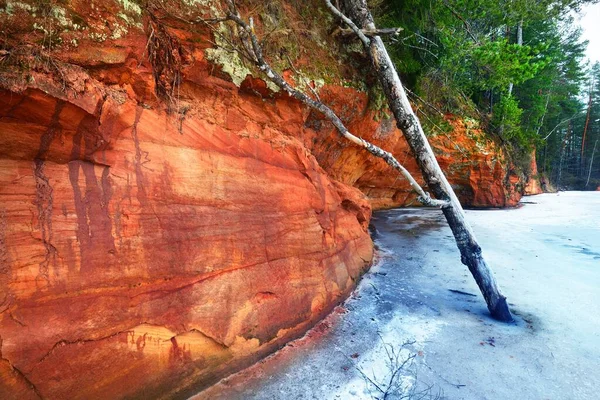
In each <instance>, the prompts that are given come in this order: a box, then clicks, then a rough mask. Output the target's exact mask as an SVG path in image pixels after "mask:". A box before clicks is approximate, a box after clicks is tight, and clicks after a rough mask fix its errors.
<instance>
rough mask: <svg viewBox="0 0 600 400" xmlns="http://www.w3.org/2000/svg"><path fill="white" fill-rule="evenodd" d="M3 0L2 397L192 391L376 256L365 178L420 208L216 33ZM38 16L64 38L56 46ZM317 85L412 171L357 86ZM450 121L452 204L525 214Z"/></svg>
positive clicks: (115, 7) (69, 6) (384, 197)
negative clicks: (232, 72) (226, 63)
mask: <svg viewBox="0 0 600 400" xmlns="http://www.w3.org/2000/svg"><path fill="white" fill-rule="evenodd" d="M9 3H10V4H9ZM188 3H190V1H188ZM191 3H193V4H196V5H201V4H203V3H204V2H203V1H191ZM5 4H6V5H5V8H4V12H3V13H2V14H0V22H1V23H2V25H3V27H7V28H6V29H7V32H8V36H9V37H10V38H12V39H11V40H12V41H8V42H6V43H5V46H6V48H7V50H5V52H3V53H2V54H1V55H0V56H1V57H2V62H3V64H2V70H1V71H0V86H1V87H2V91H1V92H0V263H1V264H0V398H6V399H27V398H40V397H42V398H52V399H67V398H69V399H71V398H86V399H87V398H107V399H108V398H110V399H112V398H128V397H145V398H147V397H169V398H171V397H185V395H186V394H187V393H189V392H190V391H197V390H199V389H200V388H202V386H203V385H206V384H209V383H211V382H214V381H215V380H216V379H218V378H220V377H222V376H224V375H226V374H227V373H230V372H232V371H235V370H237V369H239V368H241V367H243V366H244V365H248V364H249V363H251V362H253V361H254V360H256V359H258V358H259V357H262V356H264V355H265V354H267V353H269V352H271V351H273V350H274V349H276V348H277V347H278V346H280V345H282V344H283V343H285V342H286V341H288V340H290V339H291V338H293V337H296V336H298V335H300V334H302V333H303V332H304V331H305V330H306V329H308V328H309V327H310V326H311V325H312V324H314V323H315V322H316V321H317V320H319V319H320V318H321V317H322V316H323V315H325V314H326V313H327V312H328V311H329V310H331V308H332V307H333V306H335V304H337V302H339V301H340V300H341V299H343V298H344V296H346V295H347V294H348V293H349V292H350V291H351V290H352V289H353V287H354V285H355V282H356V280H357V278H358V277H359V276H360V274H361V273H362V272H363V271H364V270H365V268H367V266H368V265H369V263H370V261H371V259H372V251H373V249H372V242H371V239H370V238H369V235H368V233H367V225H368V223H369V219H370V213H371V206H370V204H369V201H368V200H367V197H366V196H365V195H363V194H362V193H361V192H360V191H359V190H357V189H355V188H353V187H352V186H354V187H356V188H358V189H360V190H361V191H362V192H363V193H365V194H366V195H367V196H368V197H369V198H370V199H371V202H372V204H373V205H374V206H375V207H389V206H394V205H402V204H407V202H410V201H412V199H413V198H414V195H412V194H411V193H410V192H409V190H408V186H407V185H406V184H405V183H404V182H403V181H402V180H401V179H399V178H397V177H396V176H395V175H393V174H390V173H389V172H388V171H387V168H386V167H385V165H384V164H382V163H381V162H379V161H378V160H373V159H371V158H370V157H369V156H368V155H367V154H366V153H365V152H363V151H361V150H359V149H357V148H354V147H352V146H351V145H348V144H346V143H341V142H340V141H339V140H338V137H337V136H336V133H335V132H334V131H333V130H332V128H331V127H330V126H328V125H327V124H326V123H324V122H323V121H322V120H321V118H320V117H319V116H317V115H314V114H312V113H311V112H309V111H308V110H306V109H305V108H303V107H301V106H300V104H298V103H297V102H295V101H292V100H291V99H289V98H288V97H286V96H285V95H281V94H273V93H270V92H269V90H268V89H267V88H266V87H265V85H264V82H262V81H260V80H257V79H252V78H250V77H248V78H246V79H245V80H244V81H243V82H242V83H241V85H240V87H238V86H236V84H234V83H233V82H231V81H230V79H229V77H228V76H227V74H225V73H224V72H223V71H221V69H220V68H219V66H218V65H215V64H214V63H213V62H209V61H208V60H207V57H206V52H205V49H206V48H207V47H209V46H210V43H209V42H208V41H207V39H208V38H209V37H208V36H207V33H206V32H204V33H193V32H189V31H186V30H185V29H183V28H181V26H179V29H176V28H165V27H164V26H162V25H156V26H154V25H152V24H153V22H152V21H151V20H148V19H147V17H144V16H143V14H144V12H142V11H141V9H140V10H139V11H140V12H139V13H138V9H139V7H138V6H137V5H136V3H133V2H131V1H124V0H118V1H117V0H115V1H106V2H102V3H101V4H98V3H96V4H95V3H93V2H83V1H75V0H73V1H69V2H66V3H65V2H61V3H60V5H59V4H58V3H57V4H54V3H52V4H54V5H53V6H52V7H53V8H50V9H45V10H44V9H41V6H39V4H38V3H35V2H30V3H27V2H19V3H16V2H5ZM186 4H187V3H186ZM9 5H10V7H11V9H10V12H9V10H8V6H9ZM38 7H40V8H38ZM136 7H138V8H136ZM291 11H293V10H291ZM36 12H37V14H36ZM41 13H42V14H43V13H45V14H44V15H40V14H41ZM42 16H43V17H45V18H46V20H47V19H48V18H49V17H48V16H50V19H51V20H53V21H55V23H56V24H58V25H60V26H62V29H63V31H61V32H60V35H61V43H62V45H60V46H56V47H55V48H53V50H52V51H51V52H50V51H46V50H43V49H42V50H40V47H39V43H40V41H41V42H42V43H47V41H48V40H50V38H49V36H51V35H48V30H47V26H45V25H39V24H41V23H42V21H41V18H42ZM136 18H137V19H136ZM144 18H146V19H144ZM141 21H145V24H146V25H145V26H146V30H145V31H144V30H143V29H142V25H141ZM175 25H177V24H175ZM37 26H42V28H41V30H40V29H37V28H35V29H33V30H32V27H37ZM67 27H68V28H67ZM81 27H85V29H83V28H81ZM157 37H158V38H160V40H158V39H156V38H157ZM155 39H156V40H158V41H153V40H155ZM165 40H166V41H165ZM169 43H170V44H169ZM11 46H12V47H11ZM161 46H162V47H161ZM165 46H167V47H166V50H168V51H167V53H165ZM171 46H172V47H171ZM149 48H151V50H152V51H151V52H152V55H151V57H150V58H151V61H152V62H149V61H148V52H149ZM161 52H162V53H161ZM165 54H169V56H168V57H171V58H172V59H174V60H175V61H174V62H175V63H176V65H177V70H173V69H170V68H171V67H170V66H169V65H168V64H165V63H162V64H161V63H160V60H161V57H162V59H164V58H165V57H167V56H166V55H165ZM153 57H154V58H153ZM168 57H167V58H168ZM175 79H177V80H178V82H177V85H175V86H173V85H171V86H169V85H170V84H171V83H172V82H173V81H174V80H175ZM175 89H176V90H177V92H176V96H174V94H175V91H174V90H175ZM157 92H158V93H161V92H162V94H163V96H162V97H159V96H157V95H156V93H157ZM165 94H166V95H167V96H165ZM165 97H166V98H165ZM169 97H170V98H169ZM322 97H323V98H324V100H326V101H327V102H330V103H332V104H333V106H334V108H336V109H337V110H338V111H339V112H340V114H341V115H342V116H343V118H344V120H345V121H347V122H348V124H349V126H350V127H351V128H352V130H353V131H354V132H356V133H358V134H360V135H363V136H365V137H366V138H369V139H371V140H373V141H375V142H376V143H377V144H379V145H382V147H385V148H387V149H392V150H393V151H394V153H395V154H396V156H397V157H398V158H399V160H401V161H405V163H406V164H407V166H409V167H410V169H411V170H413V171H416V165H415V163H414V161H412V159H411V158H410V155H409V154H408V149H407V146H406V144H405V142H404V140H403V138H402V135H401V133H400V132H399V131H398V130H397V129H395V128H394V127H393V124H392V122H391V121H390V120H382V121H379V122H377V121H375V119H374V118H373V112H372V111H369V110H368V107H367V96H366V95H365V94H364V93H362V92H359V91H357V90H355V89H350V88H342V87H340V86H339V85H330V86H326V87H325V88H324V89H322ZM173 109H174V110H175V111H173ZM449 118H450V121H452V123H453V124H454V125H455V128H456V129H455V130H454V132H452V133H451V134H448V136H438V137H436V138H433V145H434V148H435V149H436V151H437V152H438V155H439V157H440V163H441V164H442V167H443V168H445V169H446V170H447V172H448V173H449V177H450V180H451V182H452V183H453V184H454V185H455V187H456V189H457V191H458V193H459V196H460V197H461V199H462V200H463V201H464V202H465V203H466V204H468V205H472V206H505V205H509V204H514V202H515V201H516V199H518V196H519V195H518V192H519V190H518V189H516V188H515V186H516V185H517V180H516V178H514V177H513V176H512V175H510V174H507V172H506V168H505V166H504V164H503V158H502V156H501V155H500V154H499V153H498V152H497V151H495V150H494V148H493V146H492V145H491V144H490V143H487V142H485V140H484V139H482V138H478V137H477V135H478V134H477V132H476V131H473V130H472V131H471V132H467V129H466V127H465V126H464V124H463V123H462V122H460V120H456V119H454V118H451V117H449ZM482 143H484V144H482ZM417 175H418V174H417Z"/></svg>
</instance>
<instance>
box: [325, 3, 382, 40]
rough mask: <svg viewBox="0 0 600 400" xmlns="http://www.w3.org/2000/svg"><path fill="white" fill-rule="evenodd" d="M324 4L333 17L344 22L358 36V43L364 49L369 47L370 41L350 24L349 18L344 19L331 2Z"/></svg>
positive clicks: (356, 27) (352, 23)
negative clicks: (359, 42)
mask: <svg viewBox="0 0 600 400" xmlns="http://www.w3.org/2000/svg"><path fill="white" fill-rule="evenodd" d="M325 4H326V5H327V8H329V10H331V12H332V13H333V14H334V15H336V16H337V17H338V18H339V19H341V20H342V21H344V23H345V24H346V25H348V26H349V27H350V29H351V30H352V31H354V33H356V35H357V36H358V38H359V39H360V41H361V42H363V44H364V45H365V47H369V44H371V40H370V39H369V38H367V36H366V35H365V34H364V33H363V31H362V29H360V28H359V27H358V26H356V24H355V23H354V22H352V20H351V19H350V18H348V17H346V16H345V15H344V14H343V13H342V12H341V11H340V10H338V9H337V8H336V7H335V6H334V5H333V4H331V0H325Z"/></svg>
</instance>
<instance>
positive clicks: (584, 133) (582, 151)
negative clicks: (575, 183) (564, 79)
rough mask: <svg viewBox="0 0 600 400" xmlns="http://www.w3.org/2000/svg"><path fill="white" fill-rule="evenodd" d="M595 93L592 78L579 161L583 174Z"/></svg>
mask: <svg viewBox="0 0 600 400" xmlns="http://www.w3.org/2000/svg"><path fill="white" fill-rule="evenodd" d="M593 92H594V78H592V82H591V84H590V98H589V100H588V109H587V116H586V118H585V126H584V127H583V135H582V137H581V158H580V159H579V161H580V162H579V166H580V171H581V172H582V174H583V170H584V163H585V158H584V157H585V154H584V152H585V138H586V135H587V130H588V126H589V124H590V114H591V111H592V93H593Z"/></svg>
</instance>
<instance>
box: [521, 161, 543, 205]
mask: <svg viewBox="0 0 600 400" xmlns="http://www.w3.org/2000/svg"><path fill="white" fill-rule="evenodd" d="M542 193H544V190H543V189H542V185H541V183H540V178H539V173H538V169H537V162H536V159H535V150H534V151H532V152H531V164H530V166H529V179H527V182H526V183H525V189H524V191H523V194H525V195H527V196H533V195H536V194H542Z"/></svg>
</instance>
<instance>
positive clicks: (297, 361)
mask: <svg viewBox="0 0 600 400" xmlns="http://www.w3.org/2000/svg"><path fill="white" fill-rule="evenodd" d="M522 203H524V204H523V207H521V208H517V209H512V210H489V211H468V212H467V216H468V219H469V221H470V222H471V223H472V225H473V227H474V230H475V233H476V235H477V236H478V238H479V240H480V243H481V245H482V248H483V250H484V255H485V256H486V257H487V260H488V263H489V264H490V265H491V266H492V268H493V269H494V270H495V273H496V277H497V279H498V283H499V285H500V287H501V289H502V290H503V292H504V294H505V295H506V296H507V297H508V301H509V303H510V304H511V308H512V310H513V312H514V314H515V317H516V319H517V321H516V323H514V324H502V323H498V322H495V321H494V320H492V319H490V318H489V317H488V313H487V309H486V308H485V303H484V301H483V299H482V298H481V296H480V295H479V292H478V290H477V287H476V285H475V283H474V281H473V279H472V278H471V276H470V275H469V273H468V270H467V269H466V267H464V266H463V265H462V264H461V263H460V256H459V253H458V250H457V249H456V245H455V243H454V240H453V238H452V236H451V233H450V230H449V228H448V227H447V226H446V224H445V221H444V219H443V216H442V214H441V213H440V212H439V211H436V210H424V209H398V210H390V211H383V212H378V213H375V215H374V218H373V230H374V238H375V241H376V244H377V246H378V247H379V249H380V251H379V256H380V257H379V261H378V263H377V265H375V266H374V267H373V268H372V270H371V272H370V273H368V274H367V275H365V277H364V278H363V280H362V282H361V284H360V285H359V288H358V289H357V290H356V292H355V293H354V295H353V296H352V298H351V299H349V300H348V301H347V302H346V303H345V304H344V305H343V306H341V307H338V309H336V312H334V313H333V314H332V315H331V316H330V317H328V318H327V319H326V320H325V321H323V322H322V323H321V324H319V325H318V326H317V327H316V328H315V329H313V331H311V332H309V333H308V334H307V335H306V336H305V337H304V338H302V339H300V340H297V341H295V342H293V343H291V344H290V345H288V346H286V347H285V348H284V349H282V350H281V351H279V352H278V353H276V354H275V355H273V356H271V357H269V358H267V359H266V360H263V361H262V362H260V363H258V364H256V365H255V366H253V367H251V368H249V369H247V370H245V371H242V372H241V373H239V374H237V375H234V376H232V377H230V378H227V379H226V380H223V381H222V382H221V383H219V384H218V385H216V386H214V387H212V388H211V389H209V390H208V391H205V392H203V393H201V394H199V395H198V396H197V399H204V398H207V399H208V398H210V399H371V398H382V397H383V395H382V393H381V392H382V391H385V390H387V388H388V386H389V385H388V384H389V382H390V378H391V376H392V374H393V371H395V370H396V368H395V366H396V365H399V364H400V363H401V362H402V361H403V360H405V359H406V358H407V357H410V356H414V359H413V362H412V363H411V362H409V363H407V364H406V365H405V367H404V368H403V369H402V370H401V371H400V372H399V373H398V374H396V375H395V377H394V379H391V381H392V382H393V384H392V386H394V387H398V388H400V389H402V390H414V391H415V392H418V393H423V394H427V395H438V394H441V395H442V397H443V398H447V399H477V400H482V399H500V400H504V399H536V400H537V399H540V400H542V399H571V400H576V399H598V398H600V393H599V392H600V192H587V193H584V192H563V193H560V194H543V195H539V196H534V197H526V198H524V199H523V201H522ZM469 294H476V295H477V296H472V295H469ZM403 343H408V344H407V346H405V348H404V350H402V351H400V350H401V348H402V344H403ZM389 355H391V356H392V358H394V359H395V358H396V355H398V362H396V361H394V362H392V364H394V365H391V366H390V363H389ZM396 377H397V379H396ZM411 388H412V389H411ZM392 389H393V388H392ZM392 389H390V390H389V391H390V392H392V391H393V390H392ZM388 398H394V396H390V397H388ZM425 398H429V397H425Z"/></svg>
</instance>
